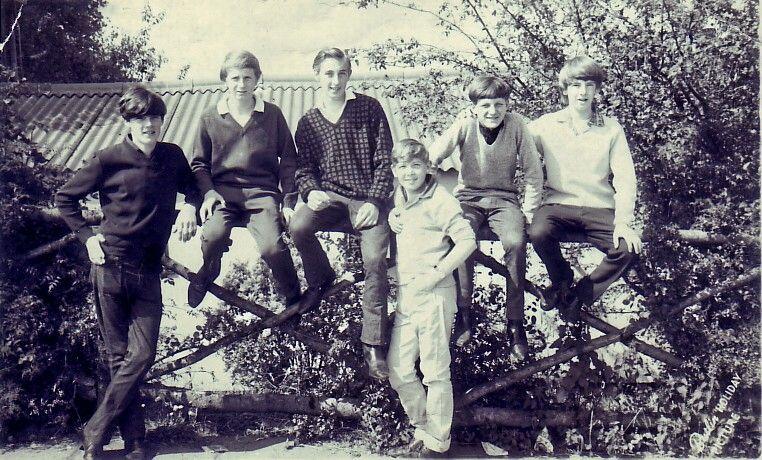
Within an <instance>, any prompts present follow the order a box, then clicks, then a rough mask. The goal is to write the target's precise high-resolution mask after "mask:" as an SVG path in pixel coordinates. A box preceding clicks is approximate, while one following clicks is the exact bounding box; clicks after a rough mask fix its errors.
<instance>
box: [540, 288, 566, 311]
mask: <svg viewBox="0 0 762 460" xmlns="http://www.w3.org/2000/svg"><path fill="white" fill-rule="evenodd" d="M569 296H570V288H569V281H561V282H560V283H554V284H551V285H550V287H549V288H548V289H546V290H545V292H544V295H543V297H545V302H544V303H542V304H541V305H540V306H541V307H542V309H543V310H545V311H550V310H553V309H554V308H558V309H563V308H565V307H566V305H567V303H568V302H569Z"/></svg>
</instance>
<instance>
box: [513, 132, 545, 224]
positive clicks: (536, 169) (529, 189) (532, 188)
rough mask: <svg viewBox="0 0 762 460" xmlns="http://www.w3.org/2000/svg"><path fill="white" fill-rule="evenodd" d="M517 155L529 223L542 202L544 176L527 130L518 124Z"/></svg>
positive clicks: (532, 140)
mask: <svg viewBox="0 0 762 460" xmlns="http://www.w3.org/2000/svg"><path fill="white" fill-rule="evenodd" d="M517 147H518V153H519V158H520V159H521V167H522V171H523V172H524V206H523V208H524V214H525V215H526V216H527V219H528V220H529V221H530V222H531V221H532V216H533V215H534V212H535V211H536V210H537V208H539V207H540V202H541V201H542V187H543V184H544V182H545V176H544V175H543V173H542V163H541V162H540V154H539V153H538V152H537V146H536V145H535V140H534V138H533V137H532V134H531V133H530V132H529V128H528V127H527V126H526V125H525V124H524V123H523V122H520V129H519V133H518V146H517Z"/></svg>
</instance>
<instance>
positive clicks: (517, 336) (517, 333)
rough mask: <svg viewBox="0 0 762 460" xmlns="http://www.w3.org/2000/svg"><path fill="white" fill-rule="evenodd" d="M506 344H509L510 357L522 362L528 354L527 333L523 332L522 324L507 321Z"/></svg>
mask: <svg viewBox="0 0 762 460" xmlns="http://www.w3.org/2000/svg"><path fill="white" fill-rule="evenodd" d="M508 343H509V344H510V349H511V356H513V357H515V358H516V359H518V360H519V361H523V360H525V359H526V357H527V353H528V352H529V344H528V343H527V333H526V331H525V330H524V322H523V321H518V320H516V321H515V320H510V321H508Z"/></svg>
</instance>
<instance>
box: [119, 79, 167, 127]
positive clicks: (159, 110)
mask: <svg viewBox="0 0 762 460" xmlns="http://www.w3.org/2000/svg"><path fill="white" fill-rule="evenodd" d="M166 114H167V106H166V105H165V104H164V101H163V100H161V97H160V96H159V95H158V94H156V93H154V92H153V91H150V90H149V89H147V88H146V87H145V86H142V85H135V86H133V87H131V88H129V89H128V90H127V91H125V92H124V94H123V95H122V97H121V98H119V115H121V116H122V118H124V119H125V120H126V121H130V120H134V119H136V118H143V117H161V118H162V119H163V118H164V115H166Z"/></svg>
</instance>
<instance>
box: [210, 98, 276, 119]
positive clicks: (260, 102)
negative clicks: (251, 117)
mask: <svg viewBox="0 0 762 460" xmlns="http://www.w3.org/2000/svg"><path fill="white" fill-rule="evenodd" d="M252 97H253V98H254V111H255V112H262V113H264V111H265V101H264V99H262V98H261V97H256V96H252ZM217 113H219V114H220V115H225V114H226V113H230V106H228V97H227V96H224V97H223V98H221V99H220V101H219V102H218V103H217Z"/></svg>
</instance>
